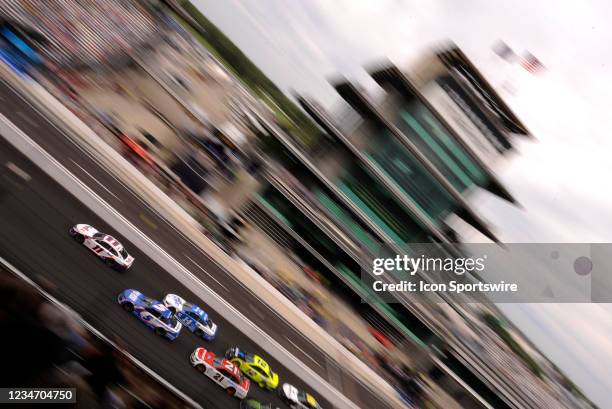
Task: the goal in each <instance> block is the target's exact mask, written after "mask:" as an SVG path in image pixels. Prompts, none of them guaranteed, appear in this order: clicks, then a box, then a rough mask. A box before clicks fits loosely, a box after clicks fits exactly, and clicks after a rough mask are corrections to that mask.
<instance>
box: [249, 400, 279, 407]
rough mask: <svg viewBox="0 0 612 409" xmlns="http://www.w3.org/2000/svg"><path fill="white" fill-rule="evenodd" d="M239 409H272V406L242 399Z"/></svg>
mask: <svg viewBox="0 0 612 409" xmlns="http://www.w3.org/2000/svg"><path fill="white" fill-rule="evenodd" d="M240 409H272V405H271V404H269V403H266V404H263V403H261V402H258V401H256V400H255V399H244V400H243V401H242V402H240ZM277 409H278V408H277Z"/></svg>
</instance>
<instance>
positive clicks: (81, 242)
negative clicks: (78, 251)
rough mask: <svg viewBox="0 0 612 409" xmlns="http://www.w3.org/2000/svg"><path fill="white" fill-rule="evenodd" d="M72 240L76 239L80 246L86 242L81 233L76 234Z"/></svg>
mask: <svg viewBox="0 0 612 409" xmlns="http://www.w3.org/2000/svg"><path fill="white" fill-rule="evenodd" d="M72 238H73V239H74V241H76V242H77V243H80V244H83V242H84V241H85V237H84V236H83V235H82V234H79V233H76V234H75V235H74V236H72Z"/></svg>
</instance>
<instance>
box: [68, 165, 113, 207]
mask: <svg viewBox="0 0 612 409" xmlns="http://www.w3.org/2000/svg"><path fill="white" fill-rule="evenodd" d="M70 162H72V163H74V164H75V165H76V166H77V167H78V168H79V169H81V170H82V171H83V172H84V173H85V174H86V175H87V176H89V177H90V178H91V179H92V180H93V181H94V182H96V183H97V184H98V186H100V187H101V188H102V189H104V190H106V192H108V194H110V195H111V196H113V197H114V198H115V199H117V200H119V201H120V202H122V200H121V199H119V197H118V196H117V195H116V194H114V193H113V192H111V191H110V190H109V189H108V188H107V187H106V186H104V185H103V184H102V182H100V181H99V180H98V179H96V178H95V177H94V176H93V175H92V174H91V173H89V172H88V171H86V170H85V169H84V168H83V167H82V166H81V165H79V164H78V163H76V161H75V160H74V159H70Z"/></svg>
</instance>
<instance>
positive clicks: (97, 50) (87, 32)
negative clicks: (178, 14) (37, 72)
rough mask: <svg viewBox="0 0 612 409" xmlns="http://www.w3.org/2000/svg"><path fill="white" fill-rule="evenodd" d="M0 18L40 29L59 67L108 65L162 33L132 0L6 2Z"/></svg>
mask: <svg viewBox="0 0 612 409" xmlns="http://www.w3.org/2000/svg"><path fill="white" fill-rule="evenodd" d="M0 20H6V21H8V22H9V23H14V24H16V25H17V26H19V27H23V28H25V29H27V30H31V31H34V32H36V33H37V34H38V35H37V36H36V37H37V38H39V39H42V43H43V44H41V47H40V51H41V52H42V53H43V54H44V55H45V56H46V57H47V58H48V60H49V61H50V62H52V63H53V64H56V65H57V66H59V67H83V66H96V65H101V64H107V63H109V62H111V61H113V60H115V59H117V58H120V57H121V56H127V55H129V53H131V52H134V51H135V50H138V49H139V48H141V47H143V46H144V45H146V44H147V43H149V42H151V41H152V40H153V39H154V38H155V36H156V35H157V34H159V28H158V27H159V24H158V23H157V21H156V17H155V16H154V15H153V13H152V12H151V11H149V10H147V9H145V7H143V6H142V5H141V4H139V2H137V1H132V0H45V1H39V0H3V1H1V2H0Z"/></svg>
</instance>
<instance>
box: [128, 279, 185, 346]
mask: <svg viewBox="0 0 612 409" xmlns="http://www.w3.org/2000/svg"><path fill="white" fill-rule="evenodd" d="M117 301H118V302H119V304H120V305H121V307H123V309H124V310H126V311H127V312H131V313H132V314H134V315H135V316H136V317H138V319H139V320H140V321H142V322H144V323H145V324H146V325H147V326H148V327H149V328H151V329H153V330H154V331H155V333H156V334H157V335H159V336H162V337H165V338H168V339H169V340H171V341H174V340H175V339H176V338H177V337H178V336H179V334H180V332H181V328H182V325H181V323H180V322H178V321H177V319H176V318H175V317H174V315H173V314H172V312H171V311H170V310H169V309H168V308H166V306H165V305H164V304H162V303H161V302H159V301H157V300H154V299H152V298H149V297H145V295H144V294H142V293H141V292H139V291H136V290H132V289H127V290H125V291H123V292H122V293H121V294H119V296H118V297H117Z"/></svg>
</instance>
